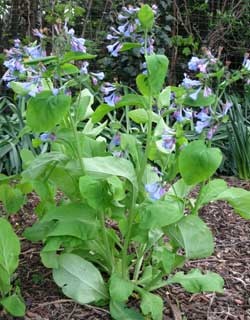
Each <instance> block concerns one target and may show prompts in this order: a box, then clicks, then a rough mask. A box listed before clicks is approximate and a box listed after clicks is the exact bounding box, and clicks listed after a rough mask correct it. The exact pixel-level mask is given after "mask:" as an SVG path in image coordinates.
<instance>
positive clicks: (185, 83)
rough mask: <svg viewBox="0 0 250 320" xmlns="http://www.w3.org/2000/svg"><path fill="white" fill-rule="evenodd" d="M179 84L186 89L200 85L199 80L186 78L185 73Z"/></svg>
mask: <svg viewBox="0 0 250 320" xmlns="http://www.w3.org/2000/svg"><path fill="white" fill-rule="evenodd" d="M181 84H182V86H183V87H185V88H187V89H191V88H193V87H199V86H201V82H200V81H199V80H192V79H190V78H188V77H187V75H186V74H184V79H183V80H182V83H181Z"/></svg>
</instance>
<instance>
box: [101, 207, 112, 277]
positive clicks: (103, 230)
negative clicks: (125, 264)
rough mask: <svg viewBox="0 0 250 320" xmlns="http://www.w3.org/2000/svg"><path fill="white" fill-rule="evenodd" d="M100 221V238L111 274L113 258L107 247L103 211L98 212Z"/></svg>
mask: <svg viewBox="0 0 250 320" xmlns="http://www.w3.org/2000/svg"><path fill="white" fill-rule="evenodd" d="M100 220H101V232H102V237H103V241H104V244H105V248H106V250H107V263H108V264H110V272H111V273H112V272H113V270H114V257H113V254H112V251H111V248H110V245H109V240H108V236H107V232H106V231H107V230H106V225H105V213H104V211H100Z"/></svg>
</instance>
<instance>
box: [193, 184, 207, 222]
mask: <svg viewBox="0 0 250 320" xmlns="http://www.w3.org/2000/svg"><path fill="white" fill-rule="evenodd" d="M200 186H201V188H200V191H199V195H198V198H197V200H196V201H195V205H194V207H193V209H192V212H191V214H192V215H195V216H196V215H198V210H199V206H200V200H201V194H202V190H203V189H204V187H205V181H203V182H202V183H201V184H200Z"/></svg>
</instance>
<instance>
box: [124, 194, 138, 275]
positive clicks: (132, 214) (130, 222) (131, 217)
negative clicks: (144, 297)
mask: <svg viewBox="0 0 250 320" xmlns="http://www.w3.org/2000/svg"><path fill="white" fill-rule="evenodd" d="M135 203H136V194H135V190H133V192H132V201H131V207H130V210H129V215H128V230H127V233H126V235H125V239H124V245H123V248H122V276H123V278H124V279H126V278H128V259H127V254H128V247H129V242H130V237H131V231H132V226H133V221H134V217H135Z"/></svg>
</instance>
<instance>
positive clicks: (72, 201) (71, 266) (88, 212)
mask: <svg viewBox="0 0 250 320" xmlns="http://www.w3.org/2000/svg"><path fill="white" fill-rule="evenodd" d="M137 15H138V19H139V22H140V25H141V28H142V30H143V31H144V33H145V37H147V32H148V31H149V30H150V29H151V27H152V25H153V19H154V15H153V12H152V9H151V8H150V7H149V6H148V5H143V6H142V7H141V8H140V9H139V10H138V12H137ZM128 26H129V25H126V28H128ZM145 44H147V41H145ZM81 45H83V43H81ZM144 53H145V62H146V67H147V70H146V72H145V73H142V74H139V75H138V76H137V78H136V84H137V89H138V90H137V92H135V91H128V92H127V94H125V95H123V96H122V95H120V97H119V99H115V98H114V97H112V99H111V97H109V98H110V99H106V100H105V102H106V103H101V104H100V105H99V106H98V107H97V108H95V109H94V108H93V103H94V96H93V94H92V92H91V90H89V88H88V87H85V88H81V91H80V93H79V94H73V95H68V94H67V92H65V90H62V89H61V88H60V89H59V91H58V92H56V93H55V92H54V87H51V86H47V87H43V88H42V89H41V92H38V93H37V94H36V95H35V96H32V97H30V98H29V99H28V100H27V113H26V120H27V125H28V126H29V128H31V130H32V131H33V132H34V133H36V134H39V135H40V139H41V141H42V142H43V143H49V145H50V152H44V153H43V154H41V155H39V156H37V157H34V156H33V155H32V154H30V153H29V152H25V153H24V155H23V163H24V171H23V172H22V183H26V184H30V186H31V187H32V189H33V190H35V191H36V192H37V193H38V194H39V196H40V198H41V202H40V203H39V205H38V207H37V208H36V212H37V214H38V216H39V220H38V221H37V222H36V223H35V224H34V225H33V226H32V227H31V228H27V229H26V231H25V233H24V235H25V237H26V238H27V239H30V240H31V241H42V242H43V244H44V247H43V249H42V251H41V259H42V262H43V264H44V265H45V266H46V267H48V268H51V269H52V270H53V278H54V280H55V282H56V283H57V284H58V286H60V287H61V288H62V291H63V292H64V294H65V295H67V296H68V297H70V298H72V299H74V300H75V301H77V302H78V303H81V304H86V303H94V304H99V305H106V304H109V307H110V312H111V315H112V317H113V318H114V319H143V316H142V314H143V315H145V316H147V317H151V318H152V319H153V320H159V319H162V317H163V300H162V298H161V297H160V296H159V295H157V294H155V293H153V292H154V291H155V290H156V289H158V288H161V287H164V286H166V285H171V284H173V283H178V284H180V285H182V286H183V287H184V288H185V289H186V290H187V291H189V292H192V293H195V292H203V291H215V292H223V279H222V278H221V277H220V276H219V275H217V274H215V273H213V272H206V273H202V272H201V271H200V270H198V269H193V270H191V271H189V272H188V273H186V274H185V273H184V272H182V271H178V272H176V271H175V270H176V269H177V268H181V267H182V266H183V264H184V263H185V261H187V260H188V259H195V258H204V257H208V256H210V255H211V254H212V253H213V250H214V242H213V237H212V233H211V231H210V230H209V228H208V227H207V225H206V224H205V222H204V221H203V220H202V219H201V218H200V217H199V210H200V208H201V207H202V206H203V205H205V204H207V203H208V202H211V201H215V200H218V199H221V200H226V201H228V202H229V203H230V205H231V206H233V207H234V209H235V211H236V212H237V213H238V214H240V215H241V216H242V217H244V218H247V219H249V218H250V215H249V208H250V203H249V199H250V197H249V192H248V191H245V190H242V189H239V188H228V187H227V185H226V183H225V182H224V181H223V180H220V179H215V180H213V179H212V176H213V174H214V173H215V172H216V170H217V168H218V167H219V165H220V163H221V161H222V154H221V152H220V150H219V149H218V148H211V147H210V146H208V145H207V144H206V141H204V140H202V139H200V140H196V141H191V142H189V141H188V139H187V137H186V136H185V132H184V130H182V129H181V128H180V127H178V126H173V127H171V126H170V123H169V122H168V115H169V110H170V105H171V99H172V96H171V91H172V92H174V93H175V98H177V99H179V101H185V99H190V97H189V95H190V94H193V92H190V91H189V90H190V88H185V86H184V87H183V86H182V87H179V88H178V87H177V88H171V87H165V78H166V75H167V71H168V59H167V57H166V56H164V55H157V54H149V53H150V52H148V50H147V45H146V50H145V51H144ZM78 57H81V59H82V58H83V59H85V58H86V56H84V57H83V56H82V54H81V55H80V56H78V55H75V54H72V53H70V54H67V53H66V54H65V55H64V56H63V57H62V58H58V57H49V58H50V59H49V60H48V61H50V62H51V60H52V61H57V62H56V66H57V68H56V67H53V68H52V70H53V72H56V76H59V78H57V79H56V80H57V81H58V83H61V80H60V79H61V77H64V75H65V74H64V73H62V72H58V70H62V66H63V65H64V71H65V70H66V67H65V64H66V63H69V61H72V60H78ZM41 59H42V58H41ZM42 61H43V60H42ZM50 62H49V64H50ZM40 63H41V60H30V61H29V65H39V64H40ZM53 63H54V62H53ZM72 66H73V64H72V65H71V66H70V68H69V69H70V70H73V67H72ZM76 68H77V67H76ZM67 70H68V69H67ZM45 72H46V71H45ZM77 72H79V69H78V71H77ZM50 74H51V72H50ZM69 81H70V80H69ZM185 81H186V82H187V80H185ZM66 84H67V85H66ZM196 84H197V83H196ZM199 85H200V84H199ZM68 86H69V83H67V81H66V82H65V84H64V85H63V89H65V88H68ZM102 90H103V93H104V94H105V95H106V96H107V95H108V94H114V87H112V86H111V85H106V86H104V87H103V88H102ZM201 90H202V89H201ZM181 99H182V100H181ZM209 99H210V100H207V97H205V98H203V101H204V100H205V101H206V106H210V104H213V102H214V96H213V98H212V99H211V97H209ZM110 101H112V104H111V103H110ZM194 101H196V100H195V99H194ZM199 101H200V100H197V101H196V103H197V105H196V106H198V104H199V103H200V102H199ZM208 101H209V102H208ZM202 105H203V104H202ZM199 106H200V105H199ZM122 108H124V109H125V115H126V122H127V126H126V127H125V128H123V127H122V130H120V131H118V132H116V134H115V135H114V136H113V137H112V139H110V140H107V138H106V134H105V135H104V134H103V132H104V130H107V131H108V127H107V122H108V120H107V121H105V122H103V123H100V122H101V121H102V120H103V119H104V118H105V117H106V116H107V117H109V116H111V115H112V113H114V112H116V110H118V109H122ZM184 111H186V113H185V117H186V118H187V121H189V119H190V117H191V115H190V113H191V111H189V110H184ZM166 115H167V116H166ZM199 117H200V120H201V121H202V120H203V119H205V118H206V112H205V111H204V110H203V112H202V114H200V115H199ZM110 125H112V123H111V124H110ZM138 128H139V129H138ZM197 186H198V187H200V188H198V189H199V191H198V196H197V198H195V199H190V197H189V194H190V192H191V191H192V190H194V188H196V189H197ZM56 190H60V191H61V192H62V193H63V195H64V196H63V197H62V199H61V201H60V203H59V204H57V203H56V201H55V192H56ZM134 292H136V293H137V294H138V295H139V297H140V299H141V302H140V309H141V313H139V312H138V311H136V310H134V309H131V308H128V307H127V305H126V303H127V301H128V299H129V297H130V296H133V293H134Z"/></svg>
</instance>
